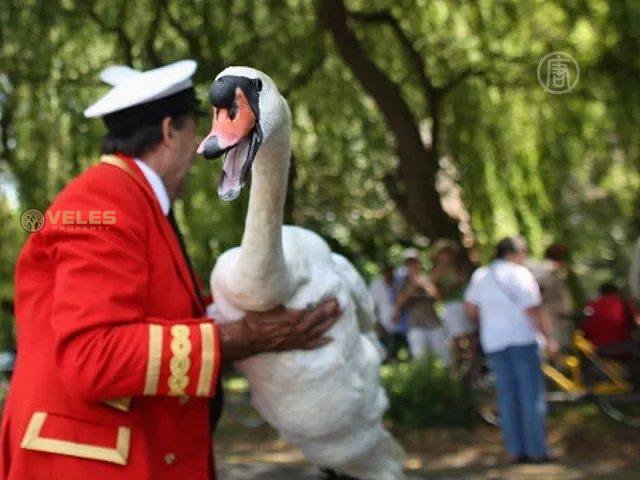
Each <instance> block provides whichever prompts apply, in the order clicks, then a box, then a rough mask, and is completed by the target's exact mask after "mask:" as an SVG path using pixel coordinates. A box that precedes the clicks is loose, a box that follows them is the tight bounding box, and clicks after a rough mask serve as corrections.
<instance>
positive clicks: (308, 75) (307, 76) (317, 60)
mask: <svg viewBox="0 0 640 480" xmlns="http://www.w3.org/2000/svg"><path fill="white" fill-rule="evenodd" d="M325 58H326V53H325V51H324V50H322V51H321V52H320V53H319V54H318V55H316V56H315V57H314V58H313V59H312V60H311V62H309V64H308V65H307V66H306V67H305V68H303V69H302V70H300V71H299V72H298V73H296V74H294V75H293V77H291V78H290V80H289V83H288V84H287V87H286V88H285V89H283V90H282V96H283V97H285V98H288V97H289V96H290V95H291V93H292V92H294V91H295V90H298V89H299V88H302V87H304V86H305V85H307V84H308V83H309V82H310V81H311V79H312V78H313V75H314V74H315V73H316V71H317V70H319V69H320V68H322V65H323V64H324V60H325Z"/></svg>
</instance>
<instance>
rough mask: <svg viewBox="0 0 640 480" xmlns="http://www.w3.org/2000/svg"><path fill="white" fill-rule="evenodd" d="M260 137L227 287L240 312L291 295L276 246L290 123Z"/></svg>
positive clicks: (264, 307)
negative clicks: (242, 233) (239, 238)
mask: <svg viewBox="0 0 640 480" xmlns="http://www.w3.org/2000/svg"><path fill="white" fill-rule="evenodd" d="M283 123H284V124H283V126H282V127H281V128H279V129H278V130H277V131H276V132H273V133H272V135H271V136H270V137H269V138H268V139H266V140H265V143H264V144H263V145H262V147H261V148H260V150H259V151H258V154H257V156H256V159H255V161H254V163H253V169H252V173H251V176H252V178H251V192H250V197H249V207H248V211H247V217H246V220H245V228H244V235H243V237H242V244H241V246H240V253H239V255H238V256H237V263H236V265H235V269H234V271H233V272H229V273H230V276H231V281H230V283H229V287H230V288H231V289H232V290H233V291H234V293H235V295H234V297H236V298H235V300H236V303H237V304H238V306H239V307H241V308H242V309H243V310H252V311H264V310H268V309H270V308H272V307H275V306H277V305H279V304H281V303H284V302H285V301H286V300H288V298H289V297H290V295H291V288H292V287H291V286H292V281H291V275H290V273H289V271H288V270H287V265H286V263H285V260H284V252H283V249H282V219H283V209H284V201H285V197H286V192H287V177H288V172H289V163H290V157H291V147H290V125H289V123H288V122H283Z"/></svg>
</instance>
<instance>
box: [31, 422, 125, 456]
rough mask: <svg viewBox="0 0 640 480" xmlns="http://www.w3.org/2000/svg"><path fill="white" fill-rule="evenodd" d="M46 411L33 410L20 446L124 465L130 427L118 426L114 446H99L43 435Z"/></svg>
mask: <svg viewBox="0 0 640 480" xmlns="http://www.w3.org/2000/svg"><path fill="white" fill-rule="evenodd" d="M47 415H48V414H47V413H46V412H34V413H33V415H32V416H31V420H30V421H29V425H28V426H27V431H26V432H25V434H24V437H23V438H22V443H21V444H20V446H21V447H22V448H25V449H27V450H37V451H40V452H48V453H59V454H62V455H70V456H72V457H80V458H88V459H91V460H102V461H105V462H111V463H116V464H118V465H126V464H127V460H128V458H129V447H130V444H131V429H130V428H129V427H118V438H117V441H116V446H115V448H108V447H99V446H97V445H91V444H88V443H79V442H70V441H68V440H59V439H56V438H47V437H43V436H42V435H41V434H40V433H41V431H42V427H43V426H44V422H45V421H46V419H47Z"/></svg>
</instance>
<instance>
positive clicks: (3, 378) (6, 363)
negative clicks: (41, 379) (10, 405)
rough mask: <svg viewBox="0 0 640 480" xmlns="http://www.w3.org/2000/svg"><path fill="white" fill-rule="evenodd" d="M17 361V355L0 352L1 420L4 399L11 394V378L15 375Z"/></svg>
mask: <svg viewBox="0 0 640 480" xmlns="http://www.w3.org/2000/svg"><path fill="white" fill-rule="evenodd" d="M15 360H16V354H15V353H14V352H10V351H3V352H0V418H2V409H3V407H4V399H5V398H6V396H7V393H8V392H9V385H10V384H11V376H12V375H13V365H14V363H15Z"/></svg>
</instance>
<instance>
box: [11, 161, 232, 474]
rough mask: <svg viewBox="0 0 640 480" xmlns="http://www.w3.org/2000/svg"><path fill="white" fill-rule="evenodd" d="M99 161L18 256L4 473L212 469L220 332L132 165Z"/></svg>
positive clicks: (165, 222) (69, 189) (71, 188)
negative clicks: (212, 405) (14, 343)
mask: <svg viewBox="0 0 640 480" xmlns="http://www.w3.org/2000/svg"><path fill="white" fill-rule="evenodd" d="M105 160H106V161H107V162H111V163H112V164H108V163H100V164H98V165H96V166H93V167H92V168H89V169H88V170H87V171H86V172H84V173H83V174H82V175H80V176H79V177H78V178H77V179H75V180H74V181H72V182H71V183H70V184H69V185H68V186H67V187H66V188H65V189H64V190H63V191H62V192H61V193H60V195H59V196H58V197H57V198H56V200H55V201H54V202H53V204H52V205H51V207H50V208H49V210H48V211H47V212H46V215H45V221H46V224H45V226H44V228H43V229H42V230H40V231H38V232H37V233H32V234H31V235H30V237H29V240H28V241H27V243H26V245H25V246H24V248H23V250H22V253H21V254H20V258H19V260H18V264H17V267H16V277H15V281H16V285H15V286H16V301H15V305H16V319H17V320H16V321H17V345H18V358H17V362H16V369H15V373H14V376H13V381H12V385H11V390H10V393H9V398H8V399H7V403H6V407H5V413H4V417H3V420H2V428H1V431H0V442H1V447H0V448H1V451H0V478H1V479H2V480H45V479H47V480H57V479H64V480H75V479H78V480H102V479H104V480H113V479H131V480H134V479H135V480H143V479H144V480H147V479H148V480H151V479H153V480H161V479H177V478H179V479H183V480H190V479H207V478H213V473H212V472H213V465H212V462H213V458H212V448H211V437H210V422H209V417H210V408H209V400H210V398H209V397H211V396H212V395H214V394H215V393H216V392H215V388H216V382H217V378H218V375H219V369H220V341H219V335H218V333H219V332H218V328H217V326H216V325H215V323H213V322H212V320H211V319H208V318H206V317H205V315H204V310H203V306H202V302H201V299H200V297H199V294H198V293H197V292H196V290H195V288H194V286H193V282H192V281H191V278H190V275H189V269H188V265H187V264H186V261H185V259H184V256H183V255H182V253H181V250H180V245H179V243H178V239H177V238H176V235H175V233H174V231H173V229H172V228H171V226H170V224H169V221H168V219H167V218H166V217H165V215H163V213H162V211H161V209H160V205H159V203H158V201H157V199H156V197H155V196H154V194H153V192H152V190H151V188H150V186H149V185H148V183H147V182H146V180H145V178H144V175H143V174H142V172H141V171H140V170H139V168H138V167H137V166H136V164H135V162H134V161H133V160H132V159H130V158H124V157H122V158H121V157H114V156H107V157H103V161H105ZM114 164H119V166H118V165H114Z"/></svg>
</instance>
